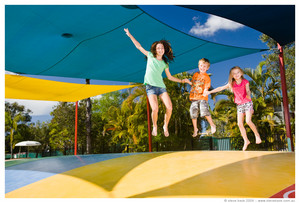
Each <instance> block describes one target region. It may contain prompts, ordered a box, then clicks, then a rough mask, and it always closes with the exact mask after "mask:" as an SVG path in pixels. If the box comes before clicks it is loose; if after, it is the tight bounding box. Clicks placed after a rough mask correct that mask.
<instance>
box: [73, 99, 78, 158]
mask: <svg viewBox="0 0 300 203" xmlns="http://www.w3.org/2000/svg"><path fill="white" fill-rule="evenodd" d="M77 117H78V101H77V102H76V107H75V146H74V155H77Z"/></svg>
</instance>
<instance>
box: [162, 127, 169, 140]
mask: <svg viewBox="0 0 300 203" xmlns="http://www.w3.org/2000/svg"><path fill="white" fill-rule="evenodd" d="M163 129H164V134H165V136H166V137H169V131H168V127H166V126H165V125H164V126H163Z"/></svg>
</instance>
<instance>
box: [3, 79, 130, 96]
mask: <svg viewBox="0 0 300 203" xmlns="http://www.w3.org/2000/svg"><path fill="white" fill-rule="evenodd" d="M133 86H134V85H86V84H74V83H66V82H55V81H50V80H42V79H36V78H30V77H25V76H19V75H5V98H6V99H28V100H45V101H63V102H76V101H79V100H81V99H85V98H88V97H92V96H97V95H100V94H104V93H108V92H113V91H117V90H121V89H126V88H130V87H133Z"/></svg>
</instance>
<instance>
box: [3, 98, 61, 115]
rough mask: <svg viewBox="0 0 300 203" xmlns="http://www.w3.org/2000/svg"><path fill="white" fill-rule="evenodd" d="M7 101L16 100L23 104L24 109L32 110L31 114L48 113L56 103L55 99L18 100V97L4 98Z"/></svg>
mask: <svg viewBox="0 0 300 203" xmlns="http://www.w3.org/2000/svg"><path fill="white" fill-rule="evenodd" d="M5 101H7V102H9V103H13V102H17V103H18V104H20V105H23V106H25V108H26V109H30V110H31V111H32V114H30V115H31V116H42V115H50V112H51V111H52V110H53V109H52V107H53V106H55V105H57V104H58V102H56V101H36V100H20V99H5Z"/></svg>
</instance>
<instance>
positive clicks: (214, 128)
mask: <svg viewBox="0 0 300 203" xmlns="http://www.w3.org/2000/svg"><path fill="white" fill-rule="evenodd" d="M210 127H211V129H210V131H211V134H214V133H215V132H216V130H217V129H216V126H215V125H214V126H210Z"/></svg>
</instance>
